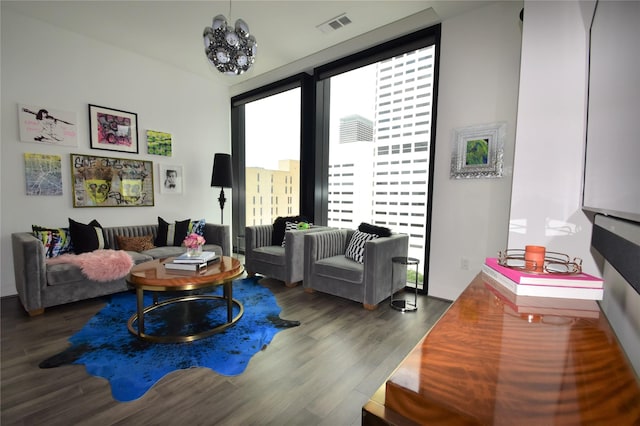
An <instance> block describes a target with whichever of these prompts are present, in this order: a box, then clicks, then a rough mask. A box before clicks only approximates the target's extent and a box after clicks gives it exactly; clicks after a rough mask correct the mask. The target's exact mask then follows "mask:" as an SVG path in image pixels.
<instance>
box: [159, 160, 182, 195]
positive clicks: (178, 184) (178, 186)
mask: <svg viewBox="0 0 640 426" xmlns="http://www.w3.org/2000/svg"><path fill="white" fill-rule="evenodd" d="M158 168H159V171H160V178H159V179H158V180H159V181H160V193H162V194H182V177H183V175H182V166H169V165H166V164H160V165H159V166H158Z"/></svg>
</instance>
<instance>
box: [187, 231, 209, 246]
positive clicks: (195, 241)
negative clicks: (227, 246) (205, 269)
mask: <svg viewBox="0 0 640 426" xmlns="http://www.w3.org/2000/svg"><path fill="white" fill-rule="evenodd" d="M204 243H205V239H204V237H203V236H202V235H198V234H196V233H195V232H194V233H191V234H189V235H187V238H185V239H184V246H185V247H186V248H189V249H197V248H198V247H200V246H202V245H204Z"/></svg>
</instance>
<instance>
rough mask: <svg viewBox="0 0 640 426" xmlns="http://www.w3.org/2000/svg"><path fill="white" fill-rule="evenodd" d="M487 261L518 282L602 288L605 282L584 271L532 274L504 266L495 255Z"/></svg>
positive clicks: (495, 268) (492, 267)
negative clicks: (578, 272)
mask: <svg viewBox="0 0 640 426" xmlns="http://www.w3.org/2000/svg"><path fill="white" fill-rule="evenodd" d="M485 263H486V264H487V266H489V267H490V268H491V269H494V270H496V271H498V272H500V273H501V274H502V275H504V276H506V277H508V278H509V279H510V280H511V281H513V282H515V283H516V284H526V285H539V286H552V287H580V288H602V287H603V284H604V282H603V280H602V278H598V277H595V276H593V275H589V274H585V273H584V272H583V273H580V274H549V273H540V274H531V273H527V272H524V271H521V270H518V269H513V268H508V267H506V266H502V265H500V264H499V263H498V259H497V258H495V257H487V259H486V261H485Z"/></svg>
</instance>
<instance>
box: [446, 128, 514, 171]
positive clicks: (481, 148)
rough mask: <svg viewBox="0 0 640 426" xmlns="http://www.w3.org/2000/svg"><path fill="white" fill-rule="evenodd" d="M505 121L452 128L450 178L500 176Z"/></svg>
mask: <svg viewBox="0 0 640 426" xmlns="http://www.w3.org/2000/svg"><path fill="white" fill-rule="evenodd" d="M506 130H507V124H506V123H503V122H501V123H492V124H483V125H478V126H469V127H463V128H459V129H455V130H454V132H453V154H452V155H451V174H450V177H451V178H452V179H480V178H499V177H502V166H503V152H504V138H505V134H506Z"/></svg>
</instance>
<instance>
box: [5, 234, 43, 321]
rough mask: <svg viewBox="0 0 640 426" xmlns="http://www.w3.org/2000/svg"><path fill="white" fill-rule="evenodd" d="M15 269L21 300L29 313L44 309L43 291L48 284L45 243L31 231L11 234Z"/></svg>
mask: <svg viewBox="0 0 640 426" xmlns="http://www.w3.org/2000/svg"><path fill="white" fill-rule="evenodd" d="M11 248H12V253H13V271H14V274H15V280H16V290H17V291H18V296H19V297H20V302H21V303H22V306H24V309H25V310H26V311H27V312H29V313H37V311H39V310H42V309H44V306H43V304H42V291H43V290H44V289H45V287H46V286H47V266H46V263H45V260H46V259H45V250H44V245H43V244H42V242H41V241H40V240H38V239H37V238H36V237H34V236H33V234H32V233H30V232H16V233H13V234H11Z"/></svg>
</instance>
